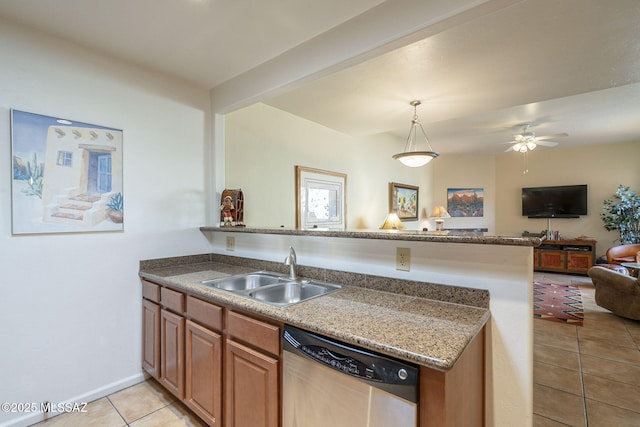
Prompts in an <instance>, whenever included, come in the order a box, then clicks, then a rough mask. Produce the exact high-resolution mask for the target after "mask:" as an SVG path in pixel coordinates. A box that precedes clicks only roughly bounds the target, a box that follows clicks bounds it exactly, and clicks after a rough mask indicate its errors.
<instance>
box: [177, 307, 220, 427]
mask: <svg viewBox="0 0 640 427" xmlns="http://www.w3.org/2000/svg"><path fill="white" fill-rule="evenodd" d="M222 312H223V309H222V307H218V306H216V305H213V304H210V303H208V302H205V301H202V300H199V299H197V298H194V297H191V296H188V297H187V316H188V317H189V319H188V320H187V323H186V336H185V347H186V348H185V355H186V356H185V359H186V361H185V365H186V366H185V368H186V384H185V398H184V402H185V404H186V405H187V406H188V407H189V408H191V409H192V410H193V411H194V412H195V413H196V414H198V416H200V418H202V419H203V420H204V421H205V422H206V423H207V424H209V425H211V426H213V425H222V423H221V420H222V343H223V338H222ZM196 322H198V323H196Z"/></svg>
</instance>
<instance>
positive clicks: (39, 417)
mask: <svg viewBox="0 0 640 427" xmlns="http://www.w3.org/2000/svg"><path fill="white" fill-rule="evenodd" d="M145 379H146V376H145V375H144V374H143V373H142V372H140V373H138V374H135V375H132V376H130V377H127V378H123V379H121V380H119V381H115V382H113V383H111V384H107V385H105V386H103V387H99V388H97V389H94V390H91V391H89V392H87V393H84V394H81V395H78V396H74V397H70V398H68V399H65V402H78V403H79V402H93V401H94V400H98V399H101V398H103V397H105V396H108V395H110V394H112V393H115V392H117V391H120V390H123V389H125V388H127V387H131V386H132V385H135V384H138V383H140V382H142V381H144V380H145ZM57 415H61V414H58V413H53V414H52V413H44V412H41V411H40V412H32V413H29V414H27V415H25V416H23V417H20V418H16V419H13V420H9V421H7V422H5V423H4V424H0V427H27V426H30V425H32V424H35V423H39V422H41V421H45V420H47V419H51V418H53V417H55V416H57Z"/></svg>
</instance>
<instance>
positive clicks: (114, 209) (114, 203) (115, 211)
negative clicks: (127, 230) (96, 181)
mask: <svg viewBox="0 0 640 427" xmlns="http://www.w3.org/2000/svg"><path fill="white" fill-rule="evenodd" d="M122 208H123V201H122V193H116V194H114V195H113V196H111V200H110V201H109V203H107V215H108V216H109V218H110V219H111V221H113V222H115V223H118V224H120V223H122V220H123V218H124V216H123V213H122Z"/></svg>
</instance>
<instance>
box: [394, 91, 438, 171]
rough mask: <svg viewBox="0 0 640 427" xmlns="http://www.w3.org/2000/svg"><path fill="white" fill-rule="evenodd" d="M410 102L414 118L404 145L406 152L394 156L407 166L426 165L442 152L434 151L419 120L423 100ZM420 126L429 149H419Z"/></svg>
mask: <svg viewBox="0 0 640 427" xmlns="http://www.w3.org/2000/svg"><path fill="white" fill-rule="evenodd" d="M409 104H410V105H411V106H412V107H413V119H412V120H411V129H409V136H408V137H407V143H406V145H405V146H404V152H402V153H399V154H395V155H394V156H393V158H394V159H398V160H400V161H401V162H402V163H403V164H404V165H405V166H409V167H412V168H417V167H420V166H424V165H426V164H427V163H429V162H430V161H431V160H433V159H435V158H436V157H438V156H439V155H440V154H438V153H436V152H435V151H433V148H431V144H430V143H429V138H427V134H426V133H425V132H424V128H423V127H422V124H421V123H420V121H419V120H418V112H417V110H418V105H420V104H422V102H420V101H418V100H415V101H411V102H410V103H409ZM418 128H420V131H421V132H422V136H423V137H424V140H425V141H426V143H427V146H428V147H429V151H419V150H418V149H417V141H416V137H417V135H416V134H417V130H418Z"/></svg>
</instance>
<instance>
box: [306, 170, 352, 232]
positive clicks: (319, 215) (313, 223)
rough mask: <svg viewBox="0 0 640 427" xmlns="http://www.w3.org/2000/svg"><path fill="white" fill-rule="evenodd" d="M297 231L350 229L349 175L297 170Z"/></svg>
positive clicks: (324, 171)
mask: <svg viewBox="0 0 640 427" xmlns="http://www.w3.org/2000/svg"><path fill="white" fill-rule="evenodd" d="M295 173H296V180H295V182H296V228H298V229H302V230H309V229H311V230H313V229H330V230H345V229H346V228H347V219H346V218H347V216H346V215H347V203H346V201H347V195H346V193H347V191H346V190H347V175H346V174H343V173H340V172H331V171H326V170H321V169H314V168H308V167H304V166H296V167H295Z"/></svg>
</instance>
